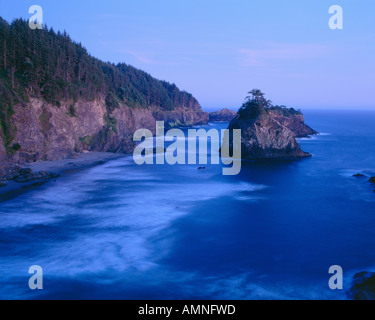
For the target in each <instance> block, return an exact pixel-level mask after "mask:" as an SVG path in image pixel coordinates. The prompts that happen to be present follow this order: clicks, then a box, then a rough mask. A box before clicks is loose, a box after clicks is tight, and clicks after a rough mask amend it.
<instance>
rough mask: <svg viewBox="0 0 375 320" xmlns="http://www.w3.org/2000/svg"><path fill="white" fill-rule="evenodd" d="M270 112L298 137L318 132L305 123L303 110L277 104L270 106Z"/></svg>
mask: <svg viewBox="0 0 375 320" xmlns="http://www.w3.org/2000/svg"><path fill="white" fill-rule="evenodd" d="M268 114H269V115H270V116H271V117H272V118H273V119H275V120H276V121H278V122H279V123H281V124H282V125H283V126H285V127H287V128H288V129H289V130H290V131H292V132H293V133H294V135H295V136H296V137H297V138H304V137H308V136H311V135H315V134H318V132H317V131H315V130H314V129H312V128H310V127H309V126H308V125H307V124H305V119H304V117H303V114H302V112H301V111H297V110H295V109H293V108H286V107H277V106H276V107H271V108H269V109H268Z"/></svg>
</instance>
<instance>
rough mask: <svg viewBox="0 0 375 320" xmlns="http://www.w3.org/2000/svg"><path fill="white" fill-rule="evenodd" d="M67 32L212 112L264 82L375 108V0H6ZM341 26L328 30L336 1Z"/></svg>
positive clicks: (310, 101) (298, 102)
mask: <svg viewBox="0 0 375 320" xmlns="http://www.w3.org/2000/svg"><path fill="white" fill-rule="evenodd" d="M34 4H37V5H40V6H42V8H43V12H44V22H45V23H47V25H48V26H50V27H53V28H54V29H55V30H61V31H62V30H66V31H67V32H68V33H69V34H70V35H71V37H72V39H73V40H75V41H77V42H82V44H83V45H84V46H85V47H86V48H87V50H88V51H89V52H90V53H91V54H92V55H94V56H96V57H98V58H100V59H102V60H105V61H110V62H114V63H117V62H126V63H128V64H131V65H133V66H135V67H138V68H140V69H142V70H145V71H147V72H149V73H150V74H152V75H153V76H155V77H156V78H158V79H163V80H167V81H169V82H174V83H176V85H177V86H178V87H179V88H180V89H184V90H187V91H189V92H191V93H192V94H193V95H194V96H195V97H196V98H197V99H198V100H199V102H200V103H201V105H202V107H203V108H204V109H205V110H213V109H219V108H223V107H228V108H232V109H238V107H239V106H240V105H241V103H242V102H243V99H244V97H245V96H246V93H247V91H249V90H251V89H252V88H260V89H262V90H263V91H264V92H266V94H267V97H268V98H269V99H271V100H272V101H274V103H276V104H285V105H288V106H293V107H296V108H302V109H304V108H317V109H326V108H331V109H335V108H341V109H342V108H347V109H349V108H350V109H375V96H374V91H375V86H374V84H375V19H374V15H375V1H374V0H358V1H353V0H318V1H317V0H315V1H314V0H303V1H301V0H283V1H280V0H231V1H228V0H225V1H224V0H199V1H198V0H173V1H171V0H157V1H155V0H137V1H135V0H133V1H127V0H123V1H119V0H116V1H114V0H107V1H95V0H90V1H88V0H79V1H78V0H75V1H71V0H64V1H56V0H54V1H51V0H33V1H27V0H17V2H16V1H13V2H11V1H9V0H6V1H5V0H0V15H1V16H2V17H3V18H5V19H6V20H8V21H11V20H12V19H14V18H18V17H24V18H29V17H30V16H31V15H30V14H29V13H28V9H29V7H30V6H31V5H34ZM335 4H337V5H341V6H342V7H343V10H344V29H343V30H331V29H329V27H328V20H329V17H330V15H329V13H328V8H329V7H330V6H331V5H335Z"/></svg>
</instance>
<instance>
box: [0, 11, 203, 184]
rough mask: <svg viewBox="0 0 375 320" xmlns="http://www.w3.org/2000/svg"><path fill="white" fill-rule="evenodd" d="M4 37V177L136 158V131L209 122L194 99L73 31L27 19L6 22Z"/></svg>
mask: <svg viewBox="0 0 375 320" xmlns="http://www.w3.org/2000/svg"><path fill="white" fill-rule="evenodd" d="M0 34H1V35H2V37H3V38H4V39H3V40H4V41H0V52H1V53H2V59H0V177H1V176H5V175H7V174H9V173H11V172H12V171H14V170H15V169H14V168H19V167H18V166H19V165H24V164H27V163H33V162H36V161H50V160H58V159H63V158H68V157H72V156H75V155H79V154H82V152H86V151H97V152H114V153H131V152H132V151H133V149H134V147H135V144H134V142H133V139H132V138H133V134H134V132H135V131H136V130H137V129H143V128H144V129H149V130H151V131H152V132H155V130H156V128H155V122H156V121H164V122H165V126H166V127H167V128H173V127H183V126H193V125H204V124H207V123H208V120H209V115H208V113H206V112H204V111H203V110H202V108H201V105H200V104H199V102H198V101H197V100H196V99H195V98H194V97H193V95H192V94H190V93H188V92H186V91H183V90H180V89H179V88H178V87H177V86H176V85H175V84H171V83H169V82H166V81H161V80H157V79H155V78H153V77H152V76H151V75H149V74H148V73H146V72H144V71H141V70H139V69H136V68H134V67H132V66H130V65H127V64H124V63H119V64H117V65H115V64H112V63H108V62H103V61H101V60H99V59H96V58H94V57H92V56H91V55H90V54H89V53H88V52H87V50H86V49H85V48H84V47H83V46H82V45H81V44H80V43H76V42H74V41H72V40H71V39H70V37H69V35H68V34H67V33H66V32H64V33H60V32H57V33H56V32H55V31H54V30H53V29H47V28H44V29H41V30H38V29H37V30H35V31H34V32H30V29H29V26H28V23H27V21H25V20H22V19H16V20H14V21H13V22H12V23H11V24H9V23H8V22H7V21H5V20H4V19H2V18H0ZM18 39H23V40H22V42H21V41H19V40H18ZM5 43H6V46H5V45H4V44H5ZM30 48H32V50H31V49H30ZM17 170H18V169H17Z"/></svg>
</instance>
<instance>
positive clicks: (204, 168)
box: [198, 167, 206, 170]
mask: <svg viewBox="0 0 375 320" xmlns="http://www.w3.org/2000/svg"><path fill="white" fill-rule="evenodd" d="M198 170H206V167H199V168H198Z"/></svg>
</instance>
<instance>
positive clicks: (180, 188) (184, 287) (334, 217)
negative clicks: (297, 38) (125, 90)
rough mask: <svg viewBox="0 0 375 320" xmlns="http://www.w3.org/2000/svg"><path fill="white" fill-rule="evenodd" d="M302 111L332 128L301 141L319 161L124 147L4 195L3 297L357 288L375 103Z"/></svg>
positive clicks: (367, 257) (319, 294) (368, 258)
mask: <svg viewBox="0 0 375 320" xmlns="http://www.w3.org/2000/svg"><path fill="white" fill-rule="evenodd" d="M305 118H306V123H307V124H309V125H310V126H311V127H312V128H313V129H315V130H317V131H319V132H320V133H321V134H320V135H318V136H314V137H312V138H304V139H300V140H299V142H300V144H301V147H302V149H303V150H304V151H307V152H310V153H311V154H312V155H313V157H312V158H309V159H303V160H298V161H268V162H259V161H258V162H254V161H244V162H243V164H242V170H241V173H240V174H239V175H237V176H223V175H222V165H221V164H220V165H211V164H208V165H205V167H206V170H198V167H199V165H180V166H179V165H176V166H170V165H149V166H147V165H144V166H138V165H136V164H135V163H134V161H133V159H132V157H131V156H125V157H123V158H120V159H116V160H113V161H109V162H107V163H105V164H104V165H102V166H97V167H93V168H87V169H85V170H81V171H79V172H76V173H71V174H67V175H64V176H63V177H61V178H59V179H57V181H56V182H49V183H47V184H45V185H43V186H40V187H38V188H35V189H32V190H30V191H29V192H26V193H24V194H21V195H20V196H18V197H16V198H13V199H10V200H9V201H6V202H1V203H0V274H1V277H0V298H1V299H20V298H21V299H224V300H226V299H246V300H248V299H348V295H347V292H348V290H349V289H350V286H351V281H352V278H353V276H354V274H355V273H356V272H359V271H375V210H374V208H375V193H374V187H373V186H371V184H370V183H369V182H368V179H369V178H370V176H375V148H374V146H375V132H374V124H375V112H370V111H367V112H366V111H306V112H305ZM227 125H228V124H227V123H212V124H210V125H209V126H204V127H203V128H205V129H210V128H217V129H225V128H226V127H227ZM356 173H362V174H364V175H366V176H367V178H366V177H365V178H354V177H353V175H354V174H356ZM32 265H39V266H41V267H42V268H43V290H35V291H32V290H30V289H29V287H28V281H29V277H30V276H31V275H30V274H29V273H28V270H29V267H30V266H32ZM332 265H339V266H341V267H342V268H343V271H344V290H331V289H330V288H329V286H328V281H329V278H330V277H331V275H330V274H329V273H328V270H329V268H330V266H332Z"/></svg>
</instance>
